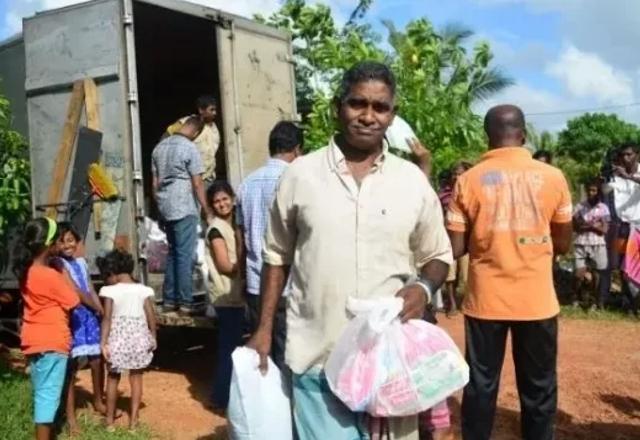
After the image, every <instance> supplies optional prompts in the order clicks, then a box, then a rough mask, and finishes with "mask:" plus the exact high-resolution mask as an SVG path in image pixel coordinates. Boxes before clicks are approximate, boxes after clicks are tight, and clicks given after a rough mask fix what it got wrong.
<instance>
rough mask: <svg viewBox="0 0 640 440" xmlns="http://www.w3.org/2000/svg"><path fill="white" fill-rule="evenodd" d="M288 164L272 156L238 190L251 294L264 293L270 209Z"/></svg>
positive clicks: (238, 219)
mask: <svg viewBox="0 0 640 440" xmlns="http://www.w3.org/2000/svg"><path fill="white" fill-rule="evenodd" d="M288 165H289V164H288V163H287V162H285V161H284V160H281V159H273V158H272V159H269V160H268V161H267V163H266V164H265V165H264V166H263V167H262V168H258V169H257V170H256V171H254V172H253V173H251V174H250V175H249V176H247V178H246V179H245V180H244V182H242V185H241V186H240V190H239V191H238V209H237V210H236V212H237V213H238V215H237V220H236V222H237V223H238V226H240V227H242V228H243V229H244V241H245V246H246V248H247V292H248V293H250V294H251V295H258V294H259V293H260V271H261V270H262V238H263V237H264V233H265V231H266V229H267V219H268V218H269V208H271V203H272V202H273V197H274V195H275V192H276V188H277V186H278V181H279V180H280V176H282V173H284V171H285V169H287V166H288ZM286 293H287V292H286V291H285V294H286Z"/></svg>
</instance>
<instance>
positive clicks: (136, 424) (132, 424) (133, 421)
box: [129, 419, 140, 432]
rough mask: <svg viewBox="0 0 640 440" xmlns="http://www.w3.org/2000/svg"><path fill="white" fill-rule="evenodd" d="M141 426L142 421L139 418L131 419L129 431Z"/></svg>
mask: <svg viewBox="0 0 640 440" xmlns="http://www.w3.org/2000/svg"><path fill="white" fill-rule="evenodd" d="M138 428H140V421H139V420H138V419H131V420H130V421H129V432H134V431H136V430H137V429H138Z"/></svg>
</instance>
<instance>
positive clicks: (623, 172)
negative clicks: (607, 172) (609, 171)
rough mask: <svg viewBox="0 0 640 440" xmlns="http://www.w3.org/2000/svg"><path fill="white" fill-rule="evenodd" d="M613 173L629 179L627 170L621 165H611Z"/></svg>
mask: <svg viewBox="0 0 640 440" xmlns="http://www.w3.org/2000/svg"><path fill="white" fill-rule="evenodd" d="M613 173H614V174H615V175H616V176H618V177H621V178H623V179H631V175H630V174H629V173H627V170H625V169H624V167H621V166H619V165H614V166H613Z"/></svg>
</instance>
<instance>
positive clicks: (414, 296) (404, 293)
mask: <svg viewBox="0 0 640 440" xmlns="http://www.w3.org/2000/svg"><path fill="white" fill-rule="evenodd" d="M396 296H398V297H400V298H402V299H404V306H403V307H402V312H400V319H401V320H402V322H407V321H408V320H410V319H422V317H423V316H424V312H425V310H426V307H427V295H426V294H425V292H424V289H423V288H422V287H421V286H418V285H416V284H410V285H408V286H406V287H403V288H402V289H400V290H399V291H398V293H396Z"/></svg>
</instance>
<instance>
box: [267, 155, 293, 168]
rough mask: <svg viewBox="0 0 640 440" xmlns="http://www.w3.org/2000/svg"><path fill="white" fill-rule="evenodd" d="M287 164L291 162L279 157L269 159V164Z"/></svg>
mask: <svg viewBox="0 0 640 440" xmlns="http://www.w3.org/2000/svg"><path fill="white" fill-rule="evenodd" d="M287 165H289V162H287V161H286V160H282V159H278V158H277V157H270V158H269V159H267V166H277V167H286V166H287Z"/></svg>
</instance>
